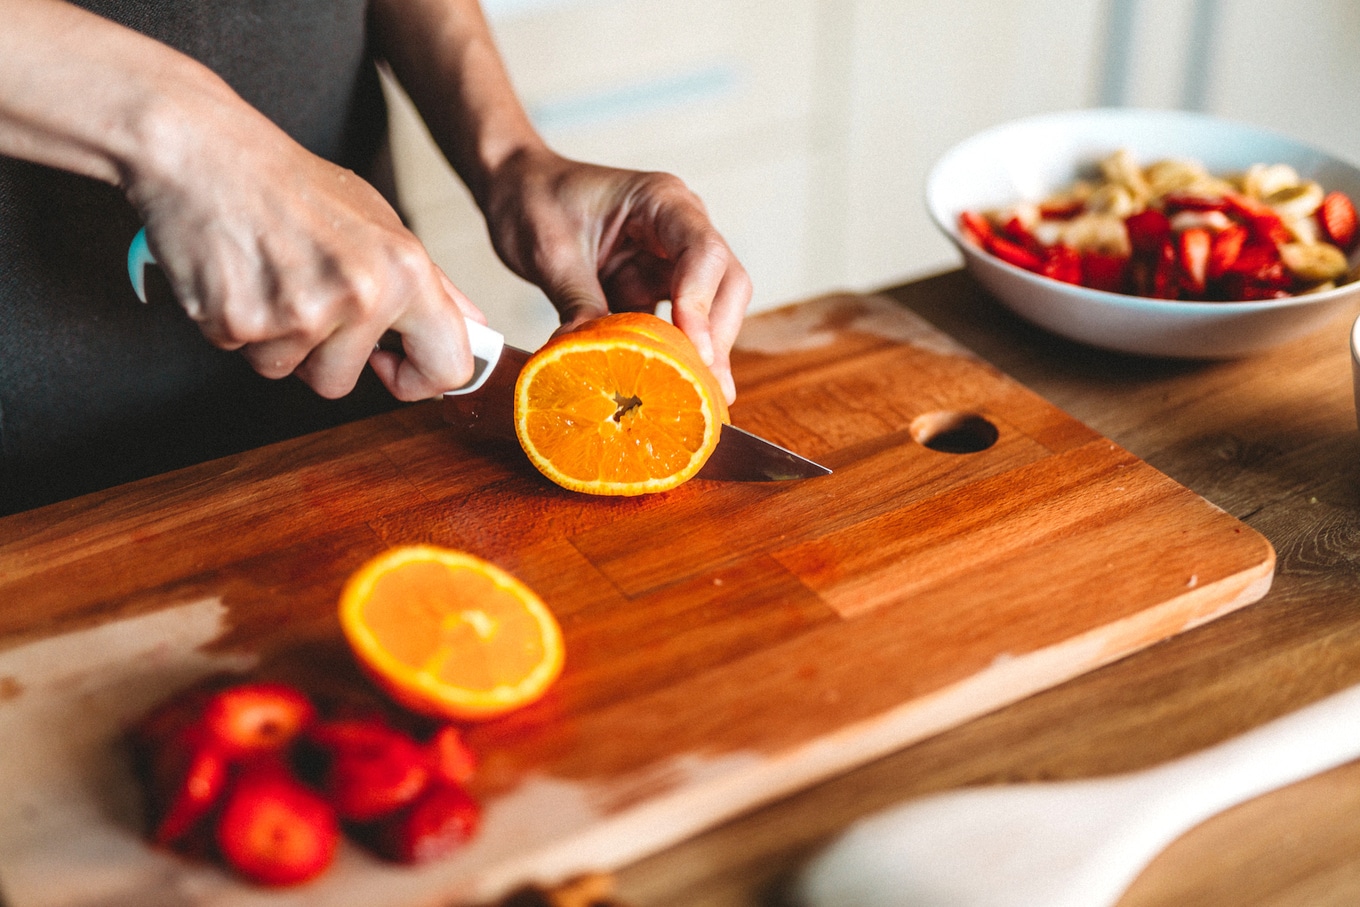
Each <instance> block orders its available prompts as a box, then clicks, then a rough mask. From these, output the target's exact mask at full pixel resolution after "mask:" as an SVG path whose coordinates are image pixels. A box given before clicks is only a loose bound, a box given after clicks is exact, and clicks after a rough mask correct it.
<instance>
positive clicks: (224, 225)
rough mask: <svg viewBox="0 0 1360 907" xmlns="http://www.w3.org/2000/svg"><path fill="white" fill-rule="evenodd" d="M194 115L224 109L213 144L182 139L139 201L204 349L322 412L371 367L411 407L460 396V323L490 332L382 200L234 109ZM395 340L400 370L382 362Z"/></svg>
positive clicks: (136, 189) (134, 191)
mask: <svg viewBox="0 0 1360 907" xmlns="http://www.w3.org/2000/svg"><path fill="white" fill-rule="evenodd" d="M197 100H198V102H199V103H205V102H207V103H210V104H214V105H215V106H216V107H217V108H218V109H216V110H209V111H205V112H204V114H203V115H202V116H196V117H194V118H193V119H192V121H191V122H195V123H211V124H212V126H211V127H210V129H208V130H202V129H201V128H198V127H195V128H193V129H187V128H186V129H185V130H184V133H183V134H181V135H179V136H176V137H175V143H176V145H177V146H178V147H176V148H175V150H174V152H173V154H172V155H165V154H160V155H157V156H156V159H155V160H154V161H153V163H152V164H151V166H148V167H146V168H144V169H142V170H137V171H134V172H133V173H132V179H131V180H130V182H129V185H128V187H127V189H128V196H129V198H130V199H131V200H132V201H133V203H134V204H136V205H137V206H138V207H139V208H140V209H141V211H142V214H143V218H144V220H145V222H146V224H147V237H148V240H149V243H150V245H151V248H152V251H153V252H154V253H155V255H156V257H157V260H158V261H159V262H160V264H161V266H162V268H163V269H164V271H165V273H166V275H167V277H168V278H169V280H170V284H171V286H172V288H173V289H174V292H175V297H176V299H177V300H178V301H179V303H180V305H182V306H183V307H184V310H185V311H186V312H187V313H188V314H189V317H191V318H193V319H194V321H196V322H197V323H198V325H199V328H200V329H201V330H202V332H203V335H204V336H205V337H206V338H207V339H208V340H209V341H211V342H212V343H213V344H214V345H216V346H218V347H221V348H222V349H227V350H240V352H241V354H242V355H243V356H245V358H246V359H247V360H248V361H249V362H250V364H251V366H252V367H254V369H255V370H256V371H257V372H259V373H260V374H261V375H264V376H266V377H269V378H281V377H283V376H285V375H289V374H296V375H297V376H298V377H299V378H301V379H302V380H303V381H305V382H306V383H307V384H308V385H310V386H311V387H312V388H313V389H314V390H315V391H316V392H317V393H318V394H320V395H321V396H323V397H340V396H343V395H344V394H346V393H348V392H349V391H350V390H351V389H352V388H353V387H354V384H355V382H356V381H357V380H358V377H359V374H360V372H361V371H362V370H363V367H364V364H365V363H366V362H371V363H372V366H373V369H374V371H375V372H376V373H377V375H378V377H379V378H380V379H381V380H382V382H383V383H384V384H385V385H386V386H387V388H388V389H389V390H390V391H391V392H392V394H393V395H394V396H395V397H397V398H398V399H401V400H417V399H422V398H425V397H431V396H436V395H438V394H439V393H441V392H442V391H445V390H450V389H452V388H454V387H457V386H459V385H461V384H462V383H464V382H465V381H466V380H467V378H468V377H469V376H470V375H471V373H472V358H471V355H470V353H469V351H468V344H467V336H466V331H465V328H464V326H463V318H465V317H467V318H473V319H476V320H478V321H484V320H485V319H484V318H483V317H482V315H481V314H480V313H479V312H478V311H477V309H476V307H475V306H473V305H472V303H471V302H470V301H469V300H468V299H467V297H465V296H464V295H463V294H462V293H461V292H460V291H459V290H458V289H457V288H456V287H455V286H454V285H453V284H452V283H451V282H450V281H449V279H448V277H446V276H445V275H444V273H443V271H441V270H440V269H439V267H438V266H437V265H435V264H434V262H433V261H431V260H430V258H429V256H428V255H427V254H426V252H425V249H424V247H423V246H422V245H421V244H420V242H419V240H417V239H416V237H415V236H414V235H412V234H411V233H410V231H409V230H407V229H406V227H405V226H403V224H402V223H401V220H400V218H399V217H398V216H397V214H396V212H394V211H393V210H392V208H391V206H390V205H388V203H387V201H386V200H385V199H384V198H383V197H382V195H381V194H380V193H379V192H378V191H377V190H376V189H374V188H373V187H372V186H370V185H369V184H368V183H366V182H365V181H364V180H362V179H360V178H359V177H358V176H357V175H355V174H354V173H352V172H350V171H348V170H345V169H343V168H341V167H338V166H336V165H334V164H331V163H329V162H328V161H325V160H323V159H321V158H319V157H316V156H315V155H312V154H311V153H309V152H308V151H306V150H305V149H303V148H302V147H301V146H299V145H297V144H296V143H295V142H293V141H292V140H291V139H289V138H288V137H287V136H286V135H284V134H283V133H282V132H281V131H280V130H279V129H278V128H277V127H275V126H274V125H273V124H272V123H270V122H269V121H268V120H266V119H265V118H264V117H263V116H261V115H259V114H257V113H255V111H253V110H252V109H250V108H248V107H245V105H244V104H243V102H238V101H234V96H228V97H224V98H211V99H197ZM166 157H170V158H171V160H169V161H166V160H165V158H166ZM389 329H392V330H395V331H396V332H398V333H399V334H401V335H402V346H403V348H404V355H403V354H402V353H398V352H394V351H388V350H375V345H376V344H377V342H378V340H379V338H380V337H381V336H382V335H383V334H384V332H386V331H387V330H389Z"/></svg>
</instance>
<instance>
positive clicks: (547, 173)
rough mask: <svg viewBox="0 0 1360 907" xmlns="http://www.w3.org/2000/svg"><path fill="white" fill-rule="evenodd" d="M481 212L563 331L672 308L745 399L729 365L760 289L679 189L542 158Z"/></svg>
mask: <svg viewBox="0 0 1360 907" xmlns="http://www.w3.org/2000/svg"><path fill="white" fill-rule="evenodd" d="M483 208H484V211H485V214H486V217H487V222H488V224H489V225H490V228H491V237H492V242H493V243H494V244H495V247H496V251H497V253H498V254H499V255H500V257H501V259H502V260H503V261H504V262H505V263H506V265H508V266H509V267H510V268H511V269H512V270H514V271H515V272H516V273H517V274H519V275H520V276H521V277H523V278H525V279H526V280H529V281H530V282H532V283H535V284H537V285H538V286H539V287H541V288H542V289H543V291H544V292H545V293H546V294H547V295H548V298H549V299H550V300H551V301H552V303H553V305H554V306H555V307H556V308H557V310H558V313H559V314H560V316H561V319H562V328H561V329H560V331H570V330H573V329H575V328H576V327H578V326H580V325H581V324H583V323H584V322H586V321H589V320H591V319H594V318H598V317H600V316H602V315H605V314H607V313H608V312H610V311H648V312H650V311H655V309H656V306H657V303H659V302H662V301H664V300H670V301H671V313H672V319H673V320H674V321H675V324H676V326H677V327H679V328H680V329H681V330H682V331H684V332H685V334H686V336H688V337H689V338H690V340H691V341H692V342H693V343H694V346H695V348H696V349H698V351H699V355H700V356H701V357H702V358H703V360H704V362H705V363H707V364H708V365H709V366H710V367H711V368H712V370H713V374H714V375H715V376H716V377H717V379H718V381H719V382H720V383H721V384H722V387H723V390H724V392H725V394H726V396H727V400H728V402H729V403H730V402H732V401H733V400H734V399H735V398H736V386H735V384H734V383H733V380H732V366H731V363H730V359H729V356H730V353H731V349H732V344H733V343H734V342H735V341H736V337H737V332H738V330H739V329H740V328H741V323H742V319H743V318H744V317H745V314H746V307H747V305H749V303H750V300H751V280H750V278H749V277H748V276H747V273H746V270H745V269H744V268H743V267H742V265H741V262H739V261H738V260H737V258H736V256H735V255H734V254H733V253H732V250H731V249H730V248H728V246H727V243H726V241H725V240H724V239H723V238H722V236H721V235H720V234H719V233H718V231H717V229H716V228H714V226H713V224H712V223H711V222H710V221H709V218H708V214H707V212H706V211H705V210H704V206H703V203H702V202H701V201H700V200H699V198H698V196H696V195H695V194H694V193H693V192H691V191H690V190H689V189H688V188H686V186H685V185H684V183H682V182H681V181H680V180H679V179H677V178H676V177H674V176H670V175H668V174H664V173H642V172H637V171H631V170H618V169H613V168H608V167H599V166H594V165H590V164H582V163H578V162H576V161H571V160H568V159H566V158H563V157H560V156H559V155H556V154H554V153H553V152H551V151H549V150H547V149H546V148H542V147H539V148H535V149H532V150H522V151H520V152H519V153H517V154H515V155H513V156H511V157H510V158H509V159H507V160H506V162H505V163H504V165H503V166H502V167H500V168H499V169H498V170H497V172H496V174H495V176H494V178H493V179H492V180H491V181H490V183H489V185H488V188H487V192H486V201H485V202H484V204H483ZM560 331H559V332H560Z"/></svg>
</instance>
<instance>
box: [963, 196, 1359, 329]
mask: <svg viewBox="0 0 1360 907" xmlns="http://www.w3.org/2000/svg"><path fill="white" fill-rule="evenodd" d="M1316 198H1321V203H1320V204H1318V205H1317V207H1316V209H1315V210H1314V211H1313V213H1312V214H1311V215H1310V216H1309V217H1308V218H1307V221H1308V222H1307V223H1306V224H1301V223H1300V222H1299V221H1294V222H1291V223H1286V221H1285V219H1284V218H1282V217H1281V215H1280V214H1279V213H1278V212H1277V211H1276V210H1275V209H1274V208H1272V206H1271V205H1269V204H1266V203H1264V202H1262V201H1259V200H1257V199H1254V198H1251V197H1249V196H1247V195H1244V194H1240V193H1236V192H1223V193H1220V194H1214V195H1200V194H1191V193H1181V194H1175V193H1172V194H1168V195H1165V196H1162V197H1159V198H1157V199H1155V204H1149V205H1148V206H1147V207H1144V208H1142V209H1141V210H1138V211H1136V212H1132V213H1128V214H1126V215H1123V216H1122V217H1119V218H1112V216H1111V215H1108V214H1105V215H1102V217H1103V219H1104V221H1105V224H1104V225H1103V226H1104V228H1105V229H1104V233H1103V236H1102V239H1101V241H1100V243H1098V244H1096V245H1094V246H1091V247H1074V246H1073V245H1070V244H1068V243H1065V242H1062V241H1057V242H1053V241H1049V242H1045V241H1043V240H1042V239H1041V238H1040V234H1041V232H1045V233H1048V234H1053V233H1056V235H1060V236H1061V235H1063V231H1062V230H1061V228H1060V227H1055V226H1054V225H1056V224H1060V223H1061V222H1062V221H1065V220H1066V221H1070V220H1073V219H1076V218H1080V217H1083V216H1086V215H1088V214H1089V212H1086V211H1084V210H1083V208H1082V206H1081V205H1080V204H1075V205H1073V204H1071V203H1068V204H1067V205H1066V206H1064V207H1061V208H1059V207H1057V206H1044V205H1040V206H1038V207H1037V208H1034V209H1031V211H1032V212H1033V213H1034V215H1035V217H1038V218H1042V222H1043V225H1044V227H1050V228H1054V229H1051V230H1041V228H1040V227H1039V226H1038V225H1036V223H1035V222H1034V219H1033V218H1031V219H1030V220H1028V221H1027V219H1026V218H1024V217H1021V216H1018V215H1017V214H1016V213H1015V212H1014V211H1007V212H995V213H990V214H984V213H980V212H976V211H965V212H963V213H961V214H960V215H959V219H958V223H959V230H960V232H961V233H962V235H963V236H964V237H965V238H967V239H968V240H969V241H971V242H972V243H974V244H975V245H977V246H979V247H980V248H982V249H984V250H985V251H987V252H989V253H991V254H992V255H994V256H996V257H997V258H1000V259H1001V260H1002V261H1005V262H1008V263H1010V264H1012V265H1015V266H1016V267H1019V268H1024V269H1025V270H1027V271H1032V272H1034V273H1036V274H1042V275H1044V276H1046V277H1051V278H1053V279H1054V280H1060V281H1064V282H1066V283H1072V284H1078V285H1080V286H1085V287H1088V288H1090V289H1095V290H1104V291H1107V292H1112V293H1123V294H1127V295H1131V296H1144V297H1151V298H1154V299H1180V300H1196V301H1213V302H1226V301H1250V300H1263V299H1276V298H1280V297H1284V296H1292V295H1295V294H1298V293H1303V292H1308V291H1311V290H1318V289H1326V288H1328V287H1331V286H1334V285H1335V284H1336V283H1338V282H1344V280H1345V279H1347V277H1346V272H1347V270H1348V267H1349V266H1348V264H1347V262H1346V260H1345V253H1347V252H1349V251H1350V250H1352V249H1353V248H1354V247H1355V245H1356V241H1357V232H1358V231H1357V217H1356V209H1355V206H1354V204H1353V203H1352V202H1351V199H1350V198H1349V197H1348V196H1347V195H1345V194H1344V193H1342V192H1337V191H1332V192H1329V193H1327V194H1326V195H1325V196H1322V194H1321V192H1320V191H1319V192H1318V195H1317V196H1316V197H1315V199H1316ZM1112 220H1113V226H1114V228H1115V229H1116V230H1117V231H1119V232H1118V235H1114V236H1111V233H1110V229H1109V227H1110V222H1111V221H1112ZM1121 222H1122V230H1119V228H1120V227H1121ZM1301 234H1304V236H1305V238H1301Z"/></svg>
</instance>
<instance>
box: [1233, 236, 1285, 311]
mask: <svg viewBox="0 0 1360 907" xmlns="http://www.w3.org/2000/svg"><path fill="white" fill-rule="evenodd" d="M1291 287H1292V280H1291V278H1290V276H1289V271H1288V270H1287V269H1286V268H1285V266H1284V262H1282V261H1281V260H1280V253H1279V250H1278V249H1277V248H1276V247H1275V246H1274V245H1273V244H1272V243H1269V242H1263V241H1261V240H1259V239H1254V238H1252V239H1248V240H1247V242H1246V243H1245V244H1244V245H1243V246H1242V251H1241V252H1239V253H1238V255H1237V260H1236V261H1234V262H1233V263H1232V266H1231V267H1229V268H1228V270H1227V271H1226V272H1225V273H1224V274H1223V278H1222V295H1223V297H1224V298H1225V299H1242V300H1257V299H1276V298H1279V297H1281V296H1287V295H1289V290H1290V288H1291Z"/></svg>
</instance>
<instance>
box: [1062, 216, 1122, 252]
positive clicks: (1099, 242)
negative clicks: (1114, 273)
mask: <svg viewBox="0 0 1360 907" xmlns="http://www.w3.org/2000/svg"><path fill="white" fill-rule="evenodd" d="M1062 242H1063V243H1064V244H1065V245H1069V246H1071V247H1072V248H1074V249H1076V250H1077V251H1078V252H1101V253H1104V254H1106V255H1128V254H1130V253H1131V252H1132V247H1131V246H1130V245H1129V231H1128V228H1126V227H1125V226H1124V219H1123V218H1122V217H1118V216H1116V215H1113V214H1080V215H1077V216H1076V217H1074V218H1072V219H1071V220H1069V221H1067V222H1066V223H1065V224H1064V226H1063V229H1062Z"/></svg>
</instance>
